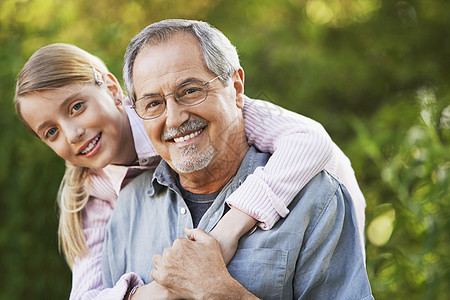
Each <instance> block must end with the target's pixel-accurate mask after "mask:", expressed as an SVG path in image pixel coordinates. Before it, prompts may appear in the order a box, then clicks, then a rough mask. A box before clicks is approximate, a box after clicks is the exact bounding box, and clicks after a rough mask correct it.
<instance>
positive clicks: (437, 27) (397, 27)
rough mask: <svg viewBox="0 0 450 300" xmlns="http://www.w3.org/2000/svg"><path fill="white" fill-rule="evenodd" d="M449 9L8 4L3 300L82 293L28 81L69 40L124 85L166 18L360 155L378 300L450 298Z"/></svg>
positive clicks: (266, 95) (368, 0)
mask: <svg viewBox="0 0 450 300" xmlns="http://www.w3.org/2000/svg"><path fill="white" fill-rule="evenodd" d="M449 12H450V2H449V1H447V0H435V1H418V0H409V1H387V0H353V1H349V0H289V1H270V0H235V1H225V0H203V1H194V0H191V1H175V0H172V1H168V0H153V1H144V0H135V1H118V0H108V1H106V0H97V1H88V0H79V1H76V0H65V1H57V0H35V1H33V0H2V1H1V2H0V45H1V46H0V47H1V49H0V63H1V68H0V89H1V95H2V97H1V99H0V101H1V108H2V109H1V110H0V124H1V126H0V127H1V136H0V195H1V199H0V200H1V201H0V251H1V252H0V253H1V257H0V270H1V275H0V276H1V280H0V299H64V298H67V297H68V295H69V292H70V286H71V276H70V270H69V268H68V267H67V265H66V264H65V262H64V260H63V259H62V258H61V257H60V256H59V254H58V250H57V241H56V230H57V214H56V212H57V210H56V204H55V195H56V191H57V188H58V185H59V181H60V179H61V177H62V174H63V168H64V165H63V161H62V160H61V159H60V158H58V157H57V156H56V155H55V154H53V153H52V152H51V151H50V150H49V149H48V148H47V147H46V146H45V145H43V144H42V143H41V142H39V141H38V140H37V139H35V138H34V137H32V136H31V135H30V134H29V133H28V132H26V130H25V128H24V127H23V126H22V125H21V123H20V121H19V120H18V118H17V116H16V115H15V112H14V108H13V105H12V98H13V93H14V84H15V78H16V75H17V73H18V72H19V71H20V69H21V67H22V66H23V64H24V63H25V62H26V60H27V59H28V58H29V57H30V55H31V54H32V53H33V52H34V51H35V50H37V49H38V48H39V47H41V46H43V45H46V44H49V43H54V42H66V43H73V44H76V45H78V46H80V47H81V48H84V49H86V50H87V51H89V52H92V53H93V54H95V55H97V56H99V57H100V58H102V59H104V61H105V62H106V64H107V65H108V66H109V68H110V70H111V71H112V72H113V73H115V74H116V75H117V77H119V78H120V77H121V64H122V57H123V53H124V50H125V48H126V46H127V44H128V42H129V40H130V38H131V37H133V36H134V35H135V34H136V33H138V32H139V31H140V30H141V29H142V28H144V27H145V26H146V25H148V24H150V23H152V22H155V21H158V20H161V19H165V18H188V19H201V20H205V21H207V22H209V23H211V24H213V25H214V26H216V27H217V28H219V29H220V30H222V31H223V32H224V33H225V34H226V35H227V36H228V37H229V38H230V40H231V41H232V42H233V43H234V44H235V45H236V46H237V48H238V50H239V53H240V57H241V62H242V65H243V67H244V69H245V71H246V94H247V95H248V96H250V97H254V98H257V97H259V98H263V99H266V100H270V101H272V102H275V103H277V104H279V105H282V106H284V107H286V108H288V109H291V110H294V111H296V112H298V113H301V114H304V115H307V116H309V117H312V118H314V119H316V120H317V121H319V122H321V123H322V124H323V125H324V126H325V127H326V128H327V130H328V131H329V133H330V135H331V136H332V137H333V139H334V140H335V141H336V142H337V144H338V145H339V146H340V147H341V148H342V149H343V150H344V152H345V153H346V154H347V155H348V156H349V157H350V158H351V160H352V162H353V165H354V169H355V171H356V175H357V177H358V180H359V183H360V186H361V188H362V190H363V192H364V194H365V196H366V199H367V210H366V215H367V222H366V233H367V234H366V237H367V268H368V272H369V276H370V280H371V284H372V287H373V294H374V296H375V297H376V298H377V299H448V295H449V294H450V288H449V286H450V285H449V282H450V274H449V269H450V259H449V255H448V254H449V253H450V249H449V241H450V234H449V231H450V224H449V219H450V218H449V216H450V214H449V212H450V201H449V200H450V197H449V186H450V176H449V167H450V151H449V150H450V149H449V139H450V134H449V127H450V106H449V105H450V88H449V84H448V83H449V82H450V39H449V38H448V37H449V36H450V13H449Z"/></svg>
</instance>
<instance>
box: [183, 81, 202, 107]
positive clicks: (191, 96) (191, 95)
mask: <svg viewBox="0 0 450 300" xmlns="http://www.w3.org/2000/svg"><path fill="white" fill-rule="evenodd" d="M206 92H207V90H206V85H205V84H204V83H203V82H201V81H190V82H186V83H184V84H182V85H180V86H178V87H177V88H176V89H175V97H176V98H177V100H178V101H179V102H180V103H182V104H184V105H188V106H189V105H195V104H199V103H200V102H202V101H203V100H205V99H206Z"/></svg>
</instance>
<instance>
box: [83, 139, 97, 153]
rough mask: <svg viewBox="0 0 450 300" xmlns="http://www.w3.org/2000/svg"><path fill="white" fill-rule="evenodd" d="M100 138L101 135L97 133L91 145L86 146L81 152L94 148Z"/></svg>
mask: <svg viewBox="0 0 450 300" xmlns="http://www.w3.org/2000/svg"><path fill="white" fill-rule="evenodd" d="M99 138H100V135H97V137H96V138H95V139H94V140H93V141H92V142H90V143H89V145H88V146H87V147H86V148H84V150H83V151H81V154H86V153H88V152H89V151H91V150H92V149H94V147H95V145H97V142H98V139H99Z"/></svg>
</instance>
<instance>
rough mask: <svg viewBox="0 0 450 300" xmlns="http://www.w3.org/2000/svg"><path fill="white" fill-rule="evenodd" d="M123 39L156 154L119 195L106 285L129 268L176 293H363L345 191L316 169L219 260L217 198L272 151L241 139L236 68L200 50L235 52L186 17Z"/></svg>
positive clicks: (131, 86)
mask: <svg viewBox="0 0 450 300" xmlns="http://www.w3.org/2000/svg"><path fill="white" fill-rule="evenodd" d="M218 39H219V40H220V39H224V40H225V42H224V43H222V44H221V43H218V42H217V40H218ZM200 40H203V44H202V46H204V45H207V46H208V47H209V48H207V49H205V48H203V49H202V48H201V46H200V42H199V41H200ZM133 41H134V42H132V43H131V44H130V46H129V47H128V50H127V54H126V56H125V60H126V61H125V65H127V64H128V65H129V66H130V68H129V69H130V70H131V71H132V72H131V73H130V74H128V75H129V76H130V77H131V79H132V80H131V82H126V84H127V89H128V91H129V93H130V91H131V93H132V94H133V96H132V97H131V98H134V99H138V100H136V101H135V103H134V106H135V109H136V112H137V113H138V115H139V116H140V117H142V118H143V119H144V120H145V121H144V126H145V128H146V131H147V134H148V135H149V137H150V140H151V142H152V144H153V146H154V147H155V149H156V150H157V152H158V153H159V154H160V156H161V157H162V158H163V161H161V163H160V165H159V166H158V167H157V169H156V170H155V171H148V172H146V173H144V174H142V175H141V176H139V177H138V178H136V179H135V180H134V181H132V182H131V183H130V184H128V185H127V187H126V188H125V189H124V190H123V191H122V192H121V195H120V197H119V201H118V203H117V205H116V208H115V212H114V215H113V217H112V219H111V221H110V224H109V227H108V231H107V233H106V238H105V245H104V252H103V263H102V270H103V284H104V286H105V287H110V286H113V285H114V283H115V282H116V281H117V280H118V279H119V278H120V277H121V275H122V274H124V273H126V272H130V271H131V272H135V273H137V274H138V275H139V276H140V277H141V278H142V279H143V281H144V282H145V283H149V282H151V281H152V280H153V279H154V280H155V281H157V282H158V283H159V284H161V285H162V286H164V287H165V288H167V289H169V290H170V291H172V292H174V293H176V294H177V295H178V296H180V297H181V298H206V299H210V298H218V299H222V298H228V299H237V298H249V299H252V298H256V297H260V298H264V299H266V298H267V299H292V298H302V299H303V298H305V299H306V298H307V299H372V298H373V297H372V296H371V290H370V285H369V281H368V278H367V274H366V270H365V264H364V258H363V252H362V249H361V245H360V236H359V233H358V226H357V221H356V217H355V210H354V207H353V203H352V201H351V197H350V195H349V193H348V191H347V189H346V188H345V187H344V186H343V185H342V184H341V183H340V182H339V181H337V180H336V179H335V178H334V177H333V176H332V175H330V174H329V173H327V172H325V171H323V172H321V173H319V174H318V175H317V176H316V177H314V178H313V179H312V180H311V181H310V182H309V183H308V184H307V185H306V187H305V188H304V189H303V190H302V191H301V192H300V193H299V194H298V195H297V196H296V197H295V199H294V200H293V201H292V203H291V204H290V205H289V210H290V214H289V216H288V217H287V218H285V219H283V220H281V221H279V222H278V223H277V224H276V225H275V226H274V227H273V229H272V230H270V231H263V230H257V231H255V232H252V233H250V234H248V235H247V236H244V237H243V238H241V240H240V242H239V246H238V250H237V252H236V254H235V256H234V257H233V259H232V260H231V261H230V263H229V264H228V266H226V265H225V263H224V261H223V259H222V257H221V254H220V247H219V246H218V243H217V242H216V241H215V240H214V239H213V238H212V237H211V236H209V235H208V234H207V233H206V232H209V231H210V230H211V229H212V228H213V227H214V226H215V224H217V222H218V221H219V219H220V218H221V217H222V215H223V214H224V211H225V210H226V205H225V198H226V197H227V196H228V195H229V194H230V193H232V192H233V191H234V190H236V189H237V187H238V186H239V185H240V184H241V183H242V182H243V181H244V180H245V178H246V177H247V176H248V175H249V174H251V173H252V172H253V171H254V170H255V169H256V168H257V167H259V166H264V165H265V164H266V163H267V161H268V159H269V157H270V154H268V153H261V152H259V151H258V150H256V149H255V148H254V147H251V146H249V145H248V143H247V141H246V136H245V131H244V122H243V116H242V111H241V110H242V108H243V106H244V98H245V96H244V94H243V91H244V74H243V70H242V68H237V69H235V70H228V69H226V68H225V67H224V68H219V69H216V68H212V67H211V65H212V64H211V62H210V61H207V58H205V57H208V56H207V55H206V56H205V55H204V52H205V51H210V52H211V53H214V54H215V55H220V54H223V53H224V52H223V51H219V50H218V49H217V45H225V46H227V45H229V49H227V51H231V52H233V51H234V52H235V50H234V47H232V45H231V43H229V41H228V40H227V39H226V38H225V37H224V36H223V34H221V33H220V32H219V31H218V30H216V29H214V28H212V27H210V26H209V25H208V24H206V23H203V22H197V21H185V20H167V21H162V22H159V23H156V24H153V25H150V26H149V27H147V28H146V29H144V30H143V31H142V32H141V33H140V34H138V36H137V37H135V39H134V40H133ZM142 41H145V42H142ZM235 57H236V58H237V54H236V55H235ZM125 77H126V76H125ZM299 202H301V205H300V204H298V203H299ZM194 227H197V228H199V229H196V230H191V229H186V231H185V228H194ZM203 230H204V231H203ZM185 232H186V234H187V236H188V237H189V239H186V238H180V237H183V236H185V235H184V234H185ZM172 244H173V246H171V247H168V246H170V245H172ZM166 247H168V248H166ZM164 249H165V250H164ZM161 254H162V255H161ZM152 257H153V260H152ZM152 278H153V279H152ZM138 291H139V290H138ZM133 292H134V291H133ZM132 294H133V293H131V296H133V295H132ZM136 295H137V294H136ZM147 296H148V295H147Z"/></svg>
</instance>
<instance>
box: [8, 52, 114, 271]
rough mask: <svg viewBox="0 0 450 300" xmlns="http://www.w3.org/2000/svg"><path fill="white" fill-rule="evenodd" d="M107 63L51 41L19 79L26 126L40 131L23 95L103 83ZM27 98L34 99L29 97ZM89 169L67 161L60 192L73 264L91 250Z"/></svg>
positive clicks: (63, 243)
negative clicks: (85, 213) (86, 224)
mask: <svg viewBox="0 0 450 300" xmlns="http://www.w3.org/2000/svg"><path fill="white" fill-rule="evenodd" d="M106 73H108V69H107V67H106V66H105V64H104V63H103V62H102V61H101V60H100V59H99V58H98V57H96V56H94V55H92V54H90V53H88V52H86V51H84V50H82V49H80V48H78V47H76V46H73V45H69V44H51V45H48V46H45V47H42V48H40V49H39V50H37V51H36V52H35V53H34V54H33V55H32V56H31V57H30V59H29V60H28V62H27V63H26V64H25V65H24V67H23V69H22V71H20V73H19V76H18V78H17V84H16V93H15V97H14V104H15V107H16V111H17V114H18V115H19V117H20V119H21V120H22V122H23V124H24V125H25V127H26V128H27V129H28V130H29V131H30V132H31V133H32V134H33V135H35V136H37V134H36V133H35V132H34V131H33V129H32V128H31V127H30V126H29V124H28V123H27V121H26V120H25V119H24V118H23V116H22V113H21V110H20V104H21V103H22V102H23V101H24V99H23V97H24V96H27V95H30V94H32V93H36V92H39V91H43V90H49V89H57V88H61V87H64V86H66V85H68V84H72V83H93V84H101V83H102V81H101V78H102V75H103V74H106ZM27 101H30V100H29V99H28V100H27ZM89 185H90V180H89V168H85V167H78V166H74V165H72V164H71V163H69V162H66V171H65V174H64V178H63V180H62V182H61V185H60V188H59V192H58V205H59V212H60V216H59V229H58V241H59V248H60V251H61V250H62V252H63V253H64V255H65V257H66V260H67V262H68V264H69V265H70V266H72V265H73V262H74V260H75V258H76V257H82V256H84V255H86V254H87V253H88V252H89V250H88V247H87V245H86V239H85V236H84V233H83V220H82V210H83V208H84V207H85V206H86V203H87V202H88V200H89Z"/></svg>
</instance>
